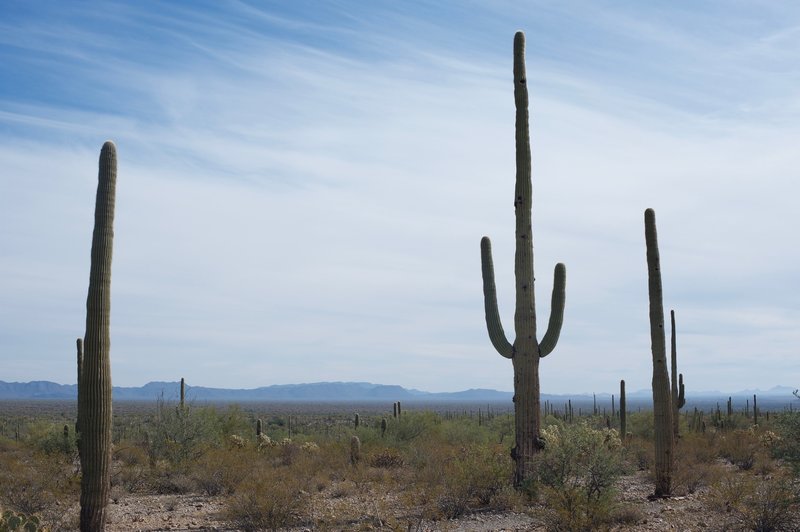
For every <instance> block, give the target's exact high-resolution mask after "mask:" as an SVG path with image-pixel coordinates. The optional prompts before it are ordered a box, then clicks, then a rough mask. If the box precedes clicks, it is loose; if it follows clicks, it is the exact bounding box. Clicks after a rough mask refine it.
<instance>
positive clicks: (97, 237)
mask: <svg viewBox="0 0 800 532" xmlns="http://www.w3.org/2000/svg"><path fill="white" fill-rule="evenodd" d="M116 184H117V150H116V147H115V146H114V143H113V142H111V141H108V142H106V143H105V144H103V149H102V151H101V152H100V169H99V174H98V183H97V197H96V201H95V211H94V233H93V235H92V262H91V271H90V274H89V295H88V296H87V298H86V334H85V335H84V340H83V347H84V353H83V364H82V367H81V374H80V378H79V388H78V394H79V395H78V410H79V414H78V419H79V420H80V421H79V427H80V430H81V445H80V457H81V473H82V476H81V517H80V527H81V531H82V532H88V531H91V532H95V531H100V530H103V529H104V527H105V521H106V503H107V502H108V494H109V491H110V490H111V420H112V417H111V361H110V356H109V353H110V347H111V333H110V315H111V252H112V246H113V242H114V202H115V197H116Z"/></svg>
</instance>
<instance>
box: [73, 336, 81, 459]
mask: <svg viewBox="0 0 800 532" xmlns="http://www.w3.org/2000/svg"><path fill="white" fill-rule="evenodd" d="M75 346H76V347H77V349H78V380H77V381H76V383H77V384H76V386H77V388H78V397H80V396H81V372H82V371H83V338H78V339H77V340H75ZM80 433H81V409H80V408H79V409H78V413H77V415H76V416H75V437H76V439H77V441H78V445H80Z"/></svg>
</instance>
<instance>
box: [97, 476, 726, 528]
mask: <svg viewBox="0 0 800 532" xmlns="http://www.w3.org/2000/svg"><path fill="white" fill-rule="evenodd" d="M619 488H620V495H621V498H622V501H623V502H625V503H631V504H633V505H634V506H635V507H636V510H637V511H638V512H637V514H638V519H637V520H636V522H635V523H634V524H628V525H619V526H618V527H617V528H616V529H615V530H620V531H667V530H682V531H686V530H689V531H691V530H701V531H716V530H737V529H739V527H738V526H736V522H735V521H734V519H733V517H732V516H730V515H726V514H724V513H719V512H716V511H715V510H714V509H713V508H711V507H710V506H709V502H708V496H707V495H708V494H707V491H704V490H699V491H698V492H697V493H694V494H691V495H686V496H682V497H674V498H670V499H657V500H649V499H648V495H649V494H650V493H652V489H653V488H652V484H651V482H650V481H649V480H648V479H647V478H646V476H645V474H644V473H637V474H634V475H629V476H626V477H624V478H623V479H622V480H621V481H620V485H619ZM326 491H327V490H326ZM312 500H313V502H312V508H310V509H309V513H310V514H311V515H313V516H315V517H317V516H320V515H324V516H325V519H324V521H325V522H327V523H330V524H329V525H326V526H324V527H323V526H312V525H307V526H301V527H295V528H292V529H290V530H292V531H293V532H294V531H297V532H299V531H303V530H309V531H311V530H323V529H324V530H377V529H383V530H419V531H438V530H449V531H469V532H489V531H522V530H532V531H543V530H545V528H544V526H543V524H542V520H541V518H539V517H536V512H535V509H526V511H525V512H502V513H492V512H482V513H474V514H471V515H468V516H464V517H461V518H459V519H455V520H448V521H436V522H431V521H421V520H419V519H418V518H416V517H413V516H409V515H408V514H407V511H405V510H403V509H402V508H403V506H402V505H401V504H399V503H398V501H396V500H393V499H392V496H391V494H366V495H365V494H361V495H358V494H356V495H348V496H345V497H335V498H332V497H330V495H329V494H327V495H326V492H322V493H320V494H318V495H316V496H314V497H313V499H312ZM222 507H223V499H222V498H220V497H207V496H199V495H124V496H122V497H120V498H119V499H117V500H116V501H115V502H112V503H111V505H110V507H109V510H110V513H109V519H108V526H107V530H108V531H109V532H115V531H134V530H135V531H157V530H219V531H223V530H225V531H227V530H233V529H231V528H227V527H226V524H225V522H224V521H223V520H222V518H221V517H220V511H221V509H222Z"/></svg>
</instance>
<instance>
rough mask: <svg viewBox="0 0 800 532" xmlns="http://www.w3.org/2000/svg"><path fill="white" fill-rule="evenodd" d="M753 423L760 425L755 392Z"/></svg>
mask: <svg viewBox="0 0 800 532" xmlns="http://www.w3.org/2000/svg"><path fill="white" fill-rule="evenodd" d="M753 425H758V399H756V394H753Z"/></svg>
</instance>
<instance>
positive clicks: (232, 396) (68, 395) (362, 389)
mask: <svg viewBox="0 0 800 532" xmlns="http://www.w3.org/2000/svg"><path fill="white" fill-rule="evenodd" d="M179 394H180V383H179V382H149V383H147V384H145V385H144V386H140V387H119V386H115V387H114V390H113V395H114V399H115V400H122V401H154V400H156V399H157V398H159V397H161V396H163V397H164V398H165V399H168V400H174V399H176V398H177V397H178V396H179ZM76 395H77V386H76V385H74V384H57V383H55V382H48V381H34V382H4V381H0V399H14V400H23V399H75V398H76ZM186 395H187V399H190V400H195V401H284V402H359V401H392V402H394V401H411V402H424V401H454V402H498V401H508V402H510V401H511V397H512V395H513V394H512V393H511V392H500V391H497V390H485V389H471V390H464V391H461V392H450V393H431V392H422V391H419V390H409V389H406V388H403V387H402V386H397V385H387V384H372V383H368V382H314V383H307V384H275V385H272V386H264V387H261V388H253V389H246V390H244V389H239V390H236V389H233V390H231V389H225V388H208V387H204V386H190V385H187V386H186Z"/></svg>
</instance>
